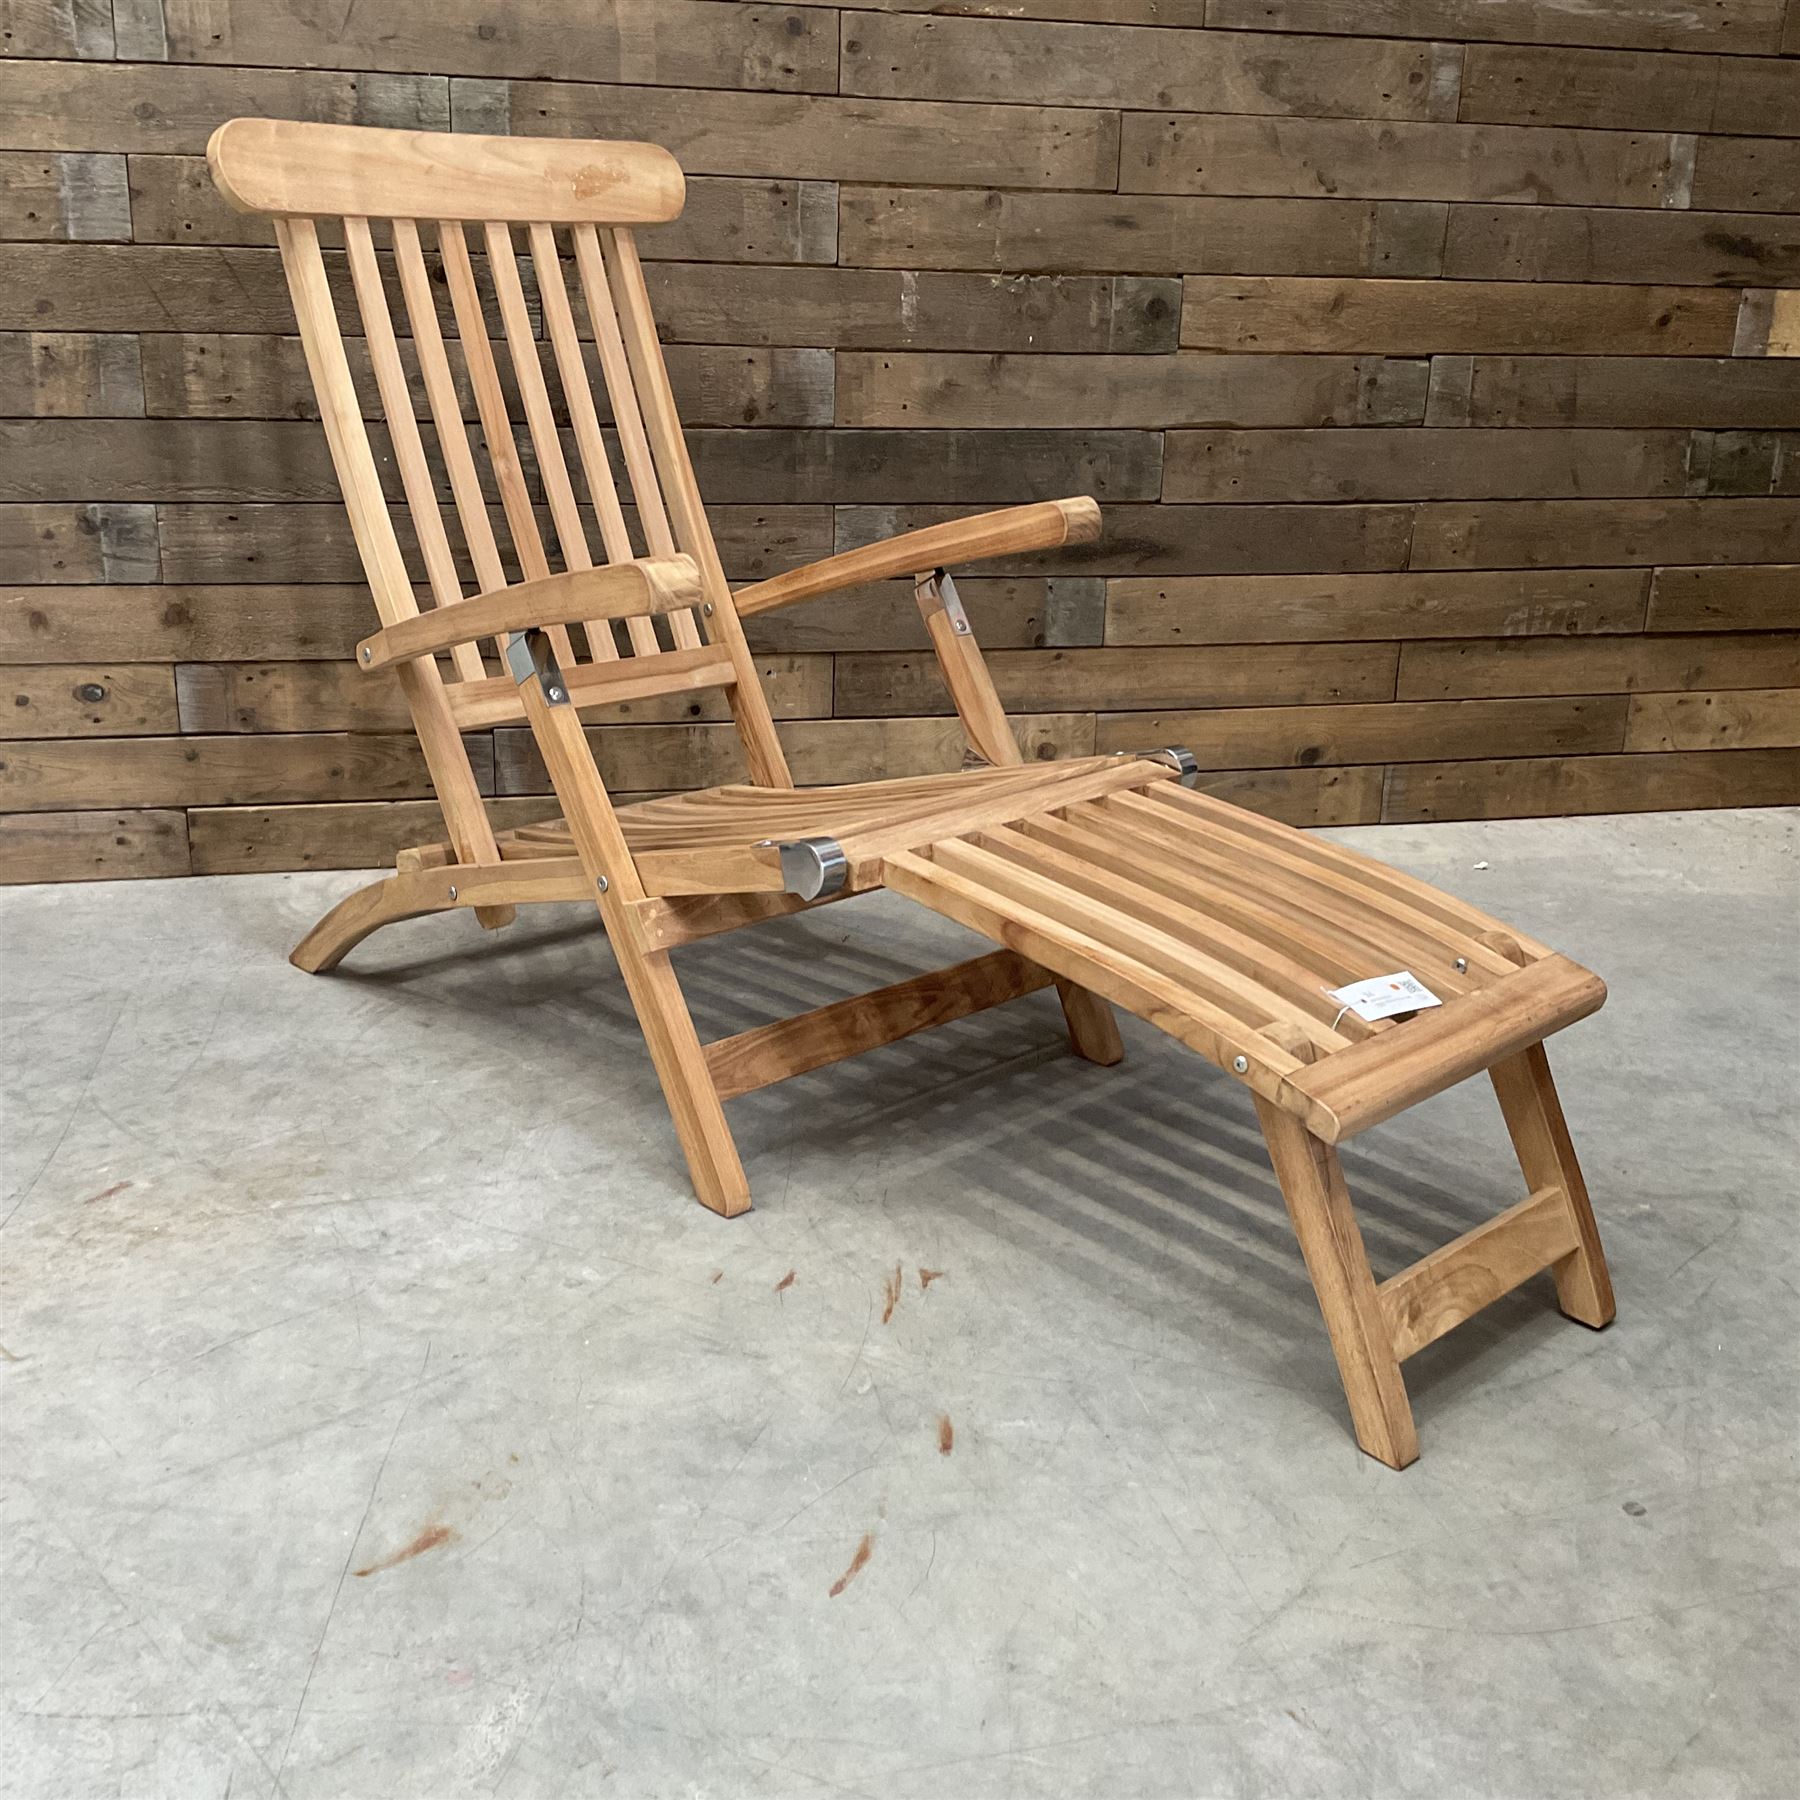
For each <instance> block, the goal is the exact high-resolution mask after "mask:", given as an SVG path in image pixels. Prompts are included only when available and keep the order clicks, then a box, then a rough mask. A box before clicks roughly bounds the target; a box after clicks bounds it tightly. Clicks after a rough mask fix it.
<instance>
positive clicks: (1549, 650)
mask: <svg viewBox="0 0 1800 1800" xmlns="http://www.w3.org/2000/svg"><path fill="white" fill-rule="evenodd" d="M1757 687H1800V632H1794V631H1788V632H1756V633H1746V632H1738V633H1726V634H1725V635H1723V636H1718V637H1699V636H1687V635H1685V634H1684V635H1679V636H1677V635H1674V634H1669V635H1666V636H1661V637H1657V636H1647V637H1583V638H1474V639H1465V640H1463V641H1461V642H1458V643H1412V644H1403V645H1402V646H1401V649H1400V687H1399V693H1400V698H1401V699H1403V700H1449V699H1462V698H1467V697H1470V696H1476V695H1502V694H1625V693H1640V692H1662V691H1672V690H1676V689H1684V688H1757Z"/></svg>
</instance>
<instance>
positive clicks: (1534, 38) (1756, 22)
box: [1206, 0, 1782, 56]
mask: <svg viewBox="0 0 1800 1800" xmlns="http://www.w3.org/2000/svg"><path fill="white" fill-rule="evenodd" d="M1206 17H1207V23H1208V24H1210V25H1239V26H1243V27H1245V28H1246V29H1249V30H1252V31H1341V32H1366V33H1369V34H1371V35H1377V36H1385V35H1389V34H1392V35H1395V36H1399V35H1402V34H1409V35H1411V36H1413V37H1426V36H1430V37H1445V38H1496V39H1500V40H1502V41H1505V42H1510V43H1516V44H1601V45H1615V44H1616V45H1625V46H1636V47H1641V48H1643V49H1647V50H1717V51H1724V52H1726V53H1729V54H1737V55H1765V56H1773V55H1774V54H1775V53H1776V51H1778V50H1779V49H1780V48H1781V20H1782V0H1713V3H1712V4H1710V5H1706V6H1695V5H1693V4H1692V3H1691V0H1606V3H1605V4H1604V5H1600V6H1596V5H1594V4H1593V0H1211V3H1210V5H1209V6H1208V8H1207V14H1206Z"/></svg>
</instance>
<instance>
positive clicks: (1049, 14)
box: [788, 0, 1206, 26]
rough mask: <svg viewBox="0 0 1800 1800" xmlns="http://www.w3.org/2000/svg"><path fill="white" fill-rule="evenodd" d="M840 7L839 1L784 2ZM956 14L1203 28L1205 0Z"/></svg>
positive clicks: (890, 4)
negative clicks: (1199, 26) (1200, 26)
mask: <svg viewBox="0 0 1800 1800" xmlns="http://www.w3.org/2000/svg"><path fill="white" fill-rule="evenodd" d="M788 4H789V5H791V6H818V7H830V8H832V9H833V10H834V11H835V10H837V9H839V8H841V7H842V5H843V0H788ZM857 10H858V11H859V12H869V13H873V12H884V13H942V12H943V10H944V0H858V4H857ZM956 10H957V13H958V14H959V15H964V16H967V17H970V18H984V19H1060V20H1065V21H1066V20H1071V19H1075V20H1084V19H1085V20H1094V21H1097V22H1099V23H1102V24H1112V25H1171V26H1173V25H1204V24H1205V23H1206V0H956Z"/></svg>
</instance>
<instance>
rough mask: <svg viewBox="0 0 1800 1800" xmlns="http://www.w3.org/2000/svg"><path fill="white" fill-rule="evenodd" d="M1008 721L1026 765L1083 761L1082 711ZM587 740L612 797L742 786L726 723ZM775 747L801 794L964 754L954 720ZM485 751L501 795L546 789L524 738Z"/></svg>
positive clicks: (953, 763)
mask: <svg viewBox="0 0 1800 1800" xmlns="http://www.w3.org/2000/svg"><path fill="white" fill-rule="evenodd" d="M1012 724H1013V729H1014V733H1015V735H1016V736H1017V737H1018V739H1019V742H1020V748H1021V749H1022V750H1023V752H1024V755H1025V758H1026V760H1027V761H1028V762H1049V761H1054V760H1056V759H1058V758H1063V757H1071V756H1089V755H1092V754H1093V750H1094V720H1093V715H1092V714H1070V713H1064V714H1051V715H1047V716H1030V715H1025V716H1021V717H1018V718H1015V719H1014V720H1013V721H1012ZM587 740H588V743H589V744H590V745H591V746H592V747H593V750H594V755H595V758H596V759H597V760H598V762H599V765H600V774H601V777H602V779H603V780H604V781H605V782H606V784H607V786H608V787H609V788H612V789H616V790H618V791H621V792H624V791H636V792H648V791H651V790H655V789H666V788H695V787H712V786H714V785H716V784H718V783H720V782H731V781H742V780H743V779H744V775H743V756H742V752H741V750H740V748H739V744H738V738H737V733H736V731H735V730H734V729H733V728H732V727H731V726H729V725H630V726H611V727H600V726H590V727H589V728H588V732H587ZM781 742H782V748H783V749H784V750H786V752H787V757H788V763H789V766H790V767H791V768H792V770H793V774H794V780H795V781H796V782H797V783H798V784H799V785H800V786H801V787H826V786H830V785H832V784H834V783H837V782H845V781H877V780H881V779H884V778H886V777H887V776H890V775H927V774H931V773H934V772H941V771H944V770H949V769H954V768H957V767H958V766H959V765H960V764H961V762H962V756H963V749H964V742H963V733H962V724H961V721H960V720H957V719H954V718H949V719H812V720H801V721H799V722H797V723H795V724H793V725H790V726H788V727H787V728H786V729H785V730H784V731H783V732H782V734H781ZM494 751H495V757H496V765H495V767H496V775H497V779H498V782H499V791H500V792H501V793H503V794H522V793H545V792H547V791H548V788H549V781H548V777H547V776H546V775H545V773H544V765H543V761H542V759H541V758H540V757H539V755H538V752H537V746H536V744H535V742H534V741H533V739H532V736H531V733H530V732H529V731H525V730H520V729H513V728H510V727H503V728H501V729H500V730H498V731H496V732H495V733H494Z"/></svg>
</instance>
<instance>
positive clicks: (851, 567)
mask: <svg viewBox="0 0 1800 1800" xmlns="http://www.w3.org/2000/svg"><path fill="white" fill-rule="evenodd" d="M1099 535H1100V508H1099V506H1098V505H1097V504H1096V503H1095V502H1094V501H1092V500H1090V499H1088V498H1087V496H1086V495H1078V496H1077V497H1076V498H1074V499H1071V500H1040V501H1037V502H1036V503H1035V504H1033V505H1031V506H1009V507H1006V508H1004V509H1003V510H1002V511H1000V512H987V513H977V514H976V515H975V516H974V517H973V518H972V519H951V520H950V521H948V522H947V523H946V524H943V525H927V526H925V527H924V528H923V529H922V530H919V531H906V532H902V533H901V534H900V536H899V537H891V538H883V539H882V541H881V542H880V543H878V544H865V545H864V546H863V547H862V548H861V549H860V550H845V551H843V552H842V553H841V554H840V555H837V556H827V557H825V558H823V559H822V560H821V561H819V562H816V563H808V564H807V565H806V566H805V567H804V568H801V569H790V570H789V571H788V572H787V573H786V574H785V575H776V576H773V577H772V578H771V579H770V580H768V581H759V582H757V583H756V584H755V585H754V586H753V587H746V588H739V589H738V591H737V594H736V596H735V598H736V601H737V609H738V615H739V617H741V618H749V617H751V616H752V615H753V614H755V613H760V612H767V611H769V609H770V608H771V607H775V606H788V605H791V604H792V603H793V602H794V601H796V600H811V599H813V598H814V597H815V596H817V595H819V594H835V593H836V592H837V591H838V590H839V589H840V588H847V587H855V586H856V585H857V584H858V583H859V582H864V581H888V580H891V579H892V578H893V577H894V576H896V575H917V574H921V573H923V572H924V571H926V570H930V569H941V568H944V567H946V566H948V565H949V564H951V563H963V562H973V561H976V560H977V559H979V558H981V557H988V556H1016V555H1017V554H1018V553H1019V552H1020V551H1023V550H1053V549H1056V548H1057V547H1058V546H1059V545H1062V544H1090V543H1092V542H1093V541H1094V539H1095V538H1097V537H1098V536H1099Z"/></svg>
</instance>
